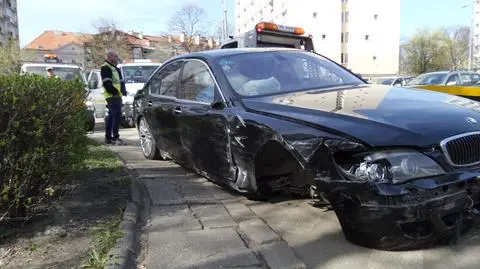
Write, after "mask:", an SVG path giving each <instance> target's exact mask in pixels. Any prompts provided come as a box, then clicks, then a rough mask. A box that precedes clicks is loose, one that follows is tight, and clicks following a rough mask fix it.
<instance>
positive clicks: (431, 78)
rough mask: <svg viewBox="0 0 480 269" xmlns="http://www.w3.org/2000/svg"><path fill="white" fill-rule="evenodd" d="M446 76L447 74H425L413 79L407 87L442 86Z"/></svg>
mask: <svg viewBox="0 0 480 269" xmlns="http://www.w3.org/2000/svg"><path fill="white" fill-rule="evenodd" d="M446 76H447V74H446V73H431V74H423V75H420V76H418V77H416V78H414V79H412V80H411V81H410V82H408V84H407V85H440V84H442V82H443V81H444V80H445V77H446Z"/></svg>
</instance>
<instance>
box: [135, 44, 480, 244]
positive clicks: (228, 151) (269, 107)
mask: <svg viewBox="0 0 480 269" xmlns="http://www.w3.org/2000/svg"><path fill="white" fill-rule="evenodd" d="M465 101H467V102H465ZM469 102H470V101H469V100H465V99H463V98H460V97H457V96H453V95H449V94H442V93H437V92H432V91H422V90H417V89H409V88H401V87H392V86H385V85H371V84H366V83H365V82H364V81H363V80H361V79H359V78H358V77H357V76H356V75H355V74H353V73H352V72H350V71H348V70H347V69H345V68H343V67H342V66H341V65H339V64H337V63H335V62H333V61H331V60H328V59H327V58H324V57H322V56H320V55H317V54H315V53H313V52H307V51H303V50H295V49H281V48H276V49H273V48H270V49H267V48H255V49H228V50H214V51H205V52H197V53H192V54H186V55H182V56H178V57H175V58H173V59H170V60H169V61H168V62H166V63H164V64H163V66H162V67H161V68H159V69H158V70H157V71H156V72H155V73H154V74H153V75H152V77H151V78H150V79H149V81H148V82H147V83H146V85H145V87H144V88H143V89H142V90H139V91H138V93H137V95H136V96H135V102H134V108H135V117H136V121H137V122H138V127H137V128H138V132H139V136H140V142H141V143H140V144H141V148H142V152H143V155H144V156H145V157H146V158H148V159H163V160H166V159H173V160H174V161H176V162H178V163H180V164H181V165H183V166H185V167H186V168H189V169H193V170H194V171H196V172H197V173H199V174H201V175H203V176H205V177H207V178H208V179H210V180H212V181H215V182H217V183H219V184H221V185H223V186H226V187H228V188H231V189H233V190H235V191H237V192H239V193H243V194H244V195H246V196H247V197H250V198H253V199H265V197H268V196H269V195H271V194H273V193H275V192H278V191H289V192H297V193H300V194H306V193H311V194H312V196H313V197H314V198H315V199H316V200H319V199H324V200H325V202H329V203H330V204H331V207H332V209H333V210H334V211H335V213H336V214H337V217H338V220H339V222H340V224H341V226H342V229H343V232H344V234H345V236H346V238H347V239H348V240H350V241H351V242H353V243H356V244H359V245H363V246H367V247H372V248H378V249H387V250H400V249H410V248H420V247H426V246H430V245H433V244H436V243H438V242H439V241H440V240H447V239H454V238H456V237H457V235H458V233H457V232H458V231H460V230H462V231H463V230H468V228H469V227H470V226H469V225H470V220H471V219H472V218H473V216H476V214H477V213H478V211H476V209H477V208H478V202H479V195H480V184H478V182H477V179H478V178H479V176H480V172H479V170H480V154H479V150H478V149H479V148H480V113H479V111H480V109H478V108H479V107H480V104H478V103H476V107H477V110H475V109H472V106H471V104H470V105H467V103H469ZM285 217H286V218H288V217H289V216H285Z"/></svg>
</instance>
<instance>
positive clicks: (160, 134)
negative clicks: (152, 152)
mask: <svg viewBox="0 0 480 269" xmlns="http://www.w3.org/2000/svg"><path fill="white" fill-rule="evenodd" d="M182 64H183V62H182V61H175V62H173V63H170V64H168V65H166V66H165V67H163V68H162V69H160V70H159V71H158V72H157V73H156V74H155V75H154V76H152V79H151V80H150V81H149V83H148V84H147V85H146V86H145V88H144V91H147V92H148V94H147V95H146V98H145V104H143V106H144V109H143V111H144V116H145V118H146V119H147V122H148V125H149V126H150V131H151V132H152V135H153V137H154V138H155V141H156V142H157V143H158V147H159V148H161V149H162V150H164V151H166V152H168V153H169V154H170V155H171V157H173V158H175V159H176V158H178V156H179V155H180V153H179V146H180V138H179V134H178V127H177V120H178V119H177V117H175V114H174V111H173V107H174V104H175V101H176V99H177V97H178V86H179V85H178V84H179V78H180V72H181V68H182Z"/></svg>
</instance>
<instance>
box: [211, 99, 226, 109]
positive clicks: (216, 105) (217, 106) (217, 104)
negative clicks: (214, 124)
mask: <svg viewBox="0 0 480 269" xmlns="http://www.w3.org/2000/svg"><path fill="white" fill-rule="evenodd" d="M212 109H215V110H223V109H225V104H224V103H223V102H219V101H216V102H214V103H212Z"/></svg>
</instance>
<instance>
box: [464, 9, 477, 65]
mask: <svg viewBox="0 0 480 269" xmlns="http://www.w3.org/2000/svg"><path fill="white" fill-rule="evenodd" d="M475 3H476V1H474V2H472V3H471V4H470V5H465V6H463V7H462V8H467V7H470V6H472V17H471V18H470V35H469V36H468V70H469V71H471V70H472V62H473V59H472V58H473V31H474V29H475V28H474V27H473V24H474V20H475Z"/></svg>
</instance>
